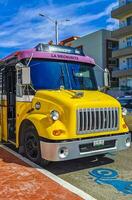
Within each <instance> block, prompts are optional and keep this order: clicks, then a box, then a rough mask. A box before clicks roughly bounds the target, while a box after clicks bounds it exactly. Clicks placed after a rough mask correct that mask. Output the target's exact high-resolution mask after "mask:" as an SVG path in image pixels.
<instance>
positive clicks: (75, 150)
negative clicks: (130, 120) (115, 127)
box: [40, 133, 131, 161]
mask: <svg viewBox="0 0 132 200" xmlns="http://www.w3.org/2000/svg"><path fill="white" fill-rule="evenodd" d="M128 138H129V139H130V138H131V136H130V134H129V133H127V134H123V135H116V136H109V137H100V138H92V139H85V140H75V141H71V142H58V143H54V142H53V143H48V142H44V141H40V148H41V156H42V158H43V159H46V160H49V161H64V160H71V159H76V158H84V157H88V156H94V155H99V154H107V153H114V152H116V151H120V150H123V149H127V148H128V147H129V146H130V145H128V144H127V143H126V140H127V139H128ZM129 139H128V140H129ZM112 140H115V145H114V146H112V147H110V148H102V149H96V150H95V149H94V150H91V151H83V152H81V151H80V145H84V146H85V144H87V145H89V144H93V143H94V142H95V141H104V142H106V141H112ZM63 148H64V149H65V150H67V151H66V152H65V153H66V155H67V156H66V157H65V156H63V151H61V149H63Z"/></svg>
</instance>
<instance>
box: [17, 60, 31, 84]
mask: <svg viewBox="0 0 132 200" xmlns="http://www.w3.org/2000/svg"><path fill="white" fill-rule="evenodd" d="M16 71H17V84H19V85H30V84H31V77H30V67H28V66H25V65H23V64H22V63H17V64H16Z"/></svg>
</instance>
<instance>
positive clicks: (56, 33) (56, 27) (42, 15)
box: [39, 13, 70, 45]
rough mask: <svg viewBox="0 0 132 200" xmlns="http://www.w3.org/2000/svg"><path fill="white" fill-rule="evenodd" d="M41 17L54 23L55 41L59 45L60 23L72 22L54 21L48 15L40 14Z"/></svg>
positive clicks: (67, 20) (66, 20)
mask: <svg viewBox="0 0 132 200" xmlns="http://www.w3.org/2000/svg"><path fill="white" fill-rule="evenodd" d="M39 16H41V17H45V18H47V19H48V20H50V21H51V22H52V23H54V25H55V41H56V45H57V44H58V37H59V34H58V24H59V22H69V21H70V20H69V19H65V20H53V19H52V18H50V17H49V16H48V15H45V14H41V13H39Z"/></svg>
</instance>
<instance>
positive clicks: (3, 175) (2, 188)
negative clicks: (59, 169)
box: [0, 147, 82, 200]
mask: <svg viewBox="0 0 132 200" xmlns="http://www.w3.org/2000/svg"><path fill="white" fill-rule="evenodd" d="M0 200H82V198H81V197H79V196H77V195H76V194H74V193H72V192H70V191H69V190H67V189H65V188H64V187H62V186H61V185H60V184H58V183H56V182H54V181H53V180H51V179H50V178H48V177H47V176H46V175H44V174H42V173H41V172H39V171H38V170H36V169H35V168H33V167H31V166H29V165H28V164H26V163H25V162H24V161H22V160H20V159H19V158H17V157H16V156H14V155H12V154H11V153H9V152H7V151H6V150H5V149H3V148H2V147H0Z"/></svg>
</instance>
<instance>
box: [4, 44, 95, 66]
mask: <svg viewBox="0 0 132 200" xmlns="http://www.w3.org/2000/svg"><path fill="white" fill-rule="evenodd" d="M40 45H41V46H40ZM45 47H46V48H45ZM14 57H16V58H17V60H18V61H20V60H23V59H26V58H29V59H30V58H36V59H50V60H64V61H74V62H83V63H89V64H93V65H95V61H94V59H93V58H91V57H89V56H84V54H83V53H82V52H81V51H79V50H78V49H76V48H72V47H65V46H56V45H43V46H42V44H39V45H37V46H36V47H35V48H33V49H28V50H22V51H17V52H14V53H12V54H10V55H8V56H7V57H5V58H3V59H2V60H0V62H1V61H8V60H10V59H12V58H14Z"/></svg>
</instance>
